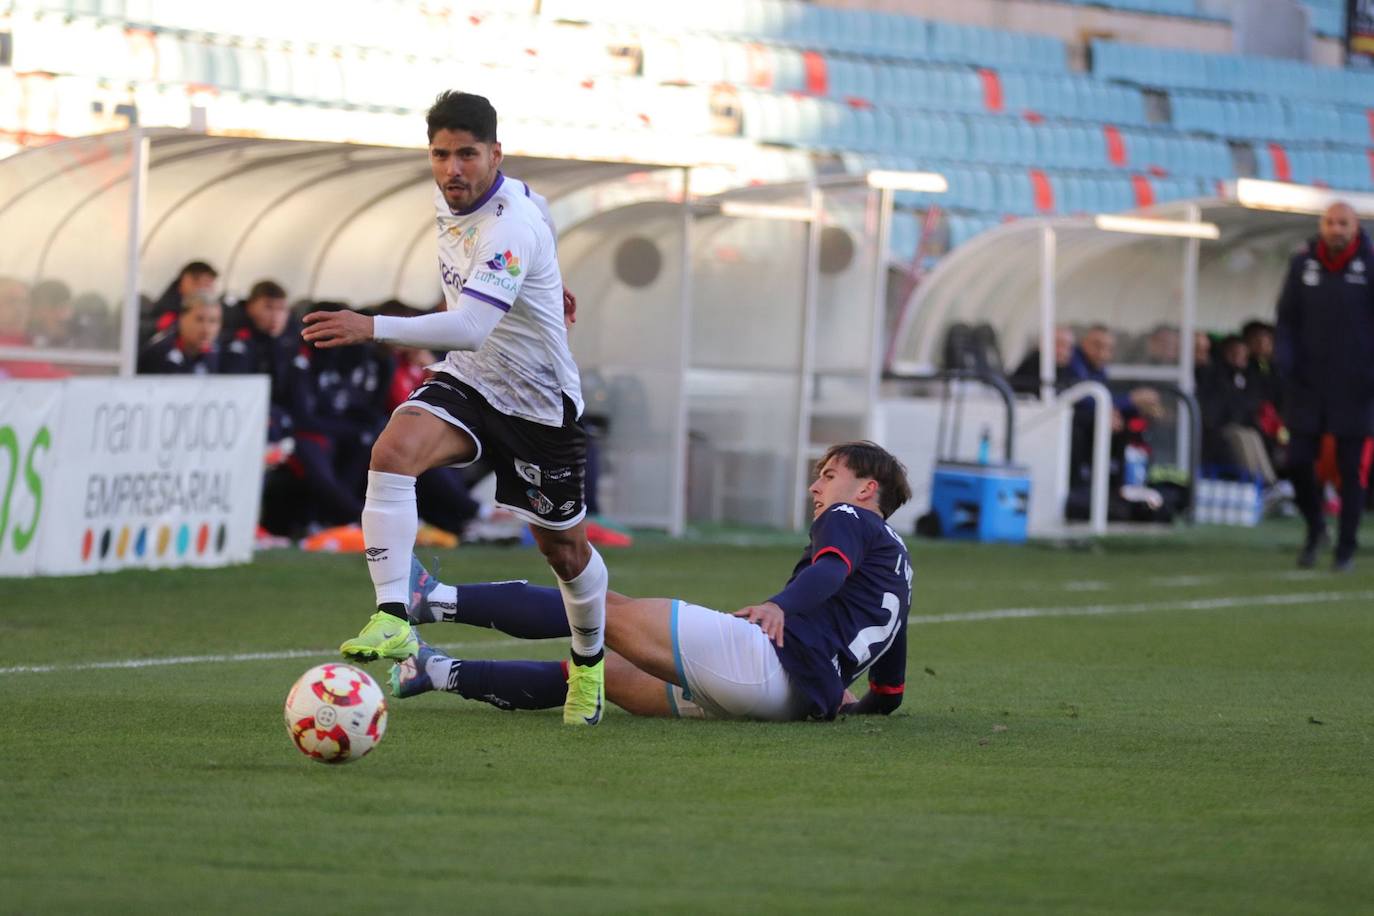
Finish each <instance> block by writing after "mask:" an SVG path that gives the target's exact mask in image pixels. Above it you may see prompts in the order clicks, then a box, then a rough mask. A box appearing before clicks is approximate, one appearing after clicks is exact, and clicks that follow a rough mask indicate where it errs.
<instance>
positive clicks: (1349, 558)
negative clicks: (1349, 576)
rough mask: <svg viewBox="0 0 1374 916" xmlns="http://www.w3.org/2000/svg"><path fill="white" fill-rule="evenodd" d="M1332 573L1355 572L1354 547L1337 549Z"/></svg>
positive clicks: (1333, 559)
mask: <svg viewBox="0 0 1374 916" xmlns="http://www.w3.org/2000/svg"><path fill="white" fill-rule="evenodd" d="M1331 571H1332V572H1334V573H1348V572H1354V571H1355V549H1354V548H1353V547H1350V548H1344V547H1337V548H1336V555H1335V556H1334V557H1333V558H1332V559H1331Z"/></svg>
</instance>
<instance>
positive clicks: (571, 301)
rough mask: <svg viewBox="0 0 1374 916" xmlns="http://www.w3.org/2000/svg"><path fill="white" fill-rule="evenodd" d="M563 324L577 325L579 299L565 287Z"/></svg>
mask: <svg viewBox="0 0 1374 916" xmlns="http://www.w3.org/2000/svg"><path fill="white" fill-rule="evenodd" d="M563 323H564V324H565V325H574V324H577V297H576V296H574V295H573V294H572V290H570V289H568V288H567V287H566V286H565V287H563Z"/></svg>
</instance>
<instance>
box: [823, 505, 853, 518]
mask: <svg viewBox="0 0 1374 916" xmlns="http://www.w3.org/2000/svg"><path fill="white" fill-rule="evenodd" d="M830 511H831V512H848V513H849V514H850V515H852V516H854V517H855V518H858V517H859V513H858V512H856V511H854V507H853V506H846V505H843V504H841V505H838V506H836V507H835V508H833V509H831V510H830Z"/></svg>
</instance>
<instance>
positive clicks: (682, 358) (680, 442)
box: [668, 168, 693, 537]
mask: <svg viewBox="0 0 1374 916" xmlns="http://www.w3.org/2000/svg"><path fill="white" fill-rule="evenodd" d="M692 225H693V216H692V170H691V169H690V168H684V169H683V170H682V227H681V235H682V239H681V244H682V247H681V251H680V254H679V257H681V259H682V266H681V274H680V276H679V278H678V283H679V289H678V298H679V301H678V330H677V341H678V366H677V385H678V389H677V405H676V413H675V414H674V416H673V427H672V436H673V445H672V456H673V459H672V460H673V469H672V473H671V474H670V475H669V477H670V488H671V489H670V496H669V501H668V515H669V517H668V533H669V534H671V535H672V536H673V537H681V536H682V534H683V533H684V532H685V531H686V530H687V448H688V436H687V368H688V363H689V362H690V360H691V343H692V338H691V334H692Z"/></svg>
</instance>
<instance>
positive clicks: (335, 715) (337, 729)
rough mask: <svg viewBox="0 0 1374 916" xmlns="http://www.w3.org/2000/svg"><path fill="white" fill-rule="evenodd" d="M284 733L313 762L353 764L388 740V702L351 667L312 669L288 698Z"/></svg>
mask: <svg viewBox="0 0 1374 916" xmlns="http://www.w3.org/2000/svg"><path fill="white" fill-rule="evenodd" d="M286 731H287V733H288V734H289V735H290V736H291V740H292V741H294V742H295V743H296V747H297V748H299V749H300V752H301V753H302V754H304V755H305V756H307V757H309V758H310V759H312V760H318V761H320V762H321V763H348V762H349V761H350V760H357V759H358V758H359V757H362V756H363V755H364V754H366V753H367V752H368V751H370V750H372V749H373V748H374V747H376V746H377V744H378V743H379V742H380V741H381V740H382V735H384V734H386V697H384V696H383V695H382V689H381V688H380V687H378V686H377V682H376V681H374V680H373V679H372V678H370V677H368V675H367V674H366V673H365V672H363V671H359V670H358V669H357V668H354V667H353V666H352V665H345V664H343V663H341V662H331V663H329V664H327V665H316V666H315V667H314V668H311V669H310V670H309V671H307V672H305V674H302V675H301V676H300V679H299V680H298V681H296V683H295V684H293V685H291V692H290V693H288V694H287V695H286Z"/></svg>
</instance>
